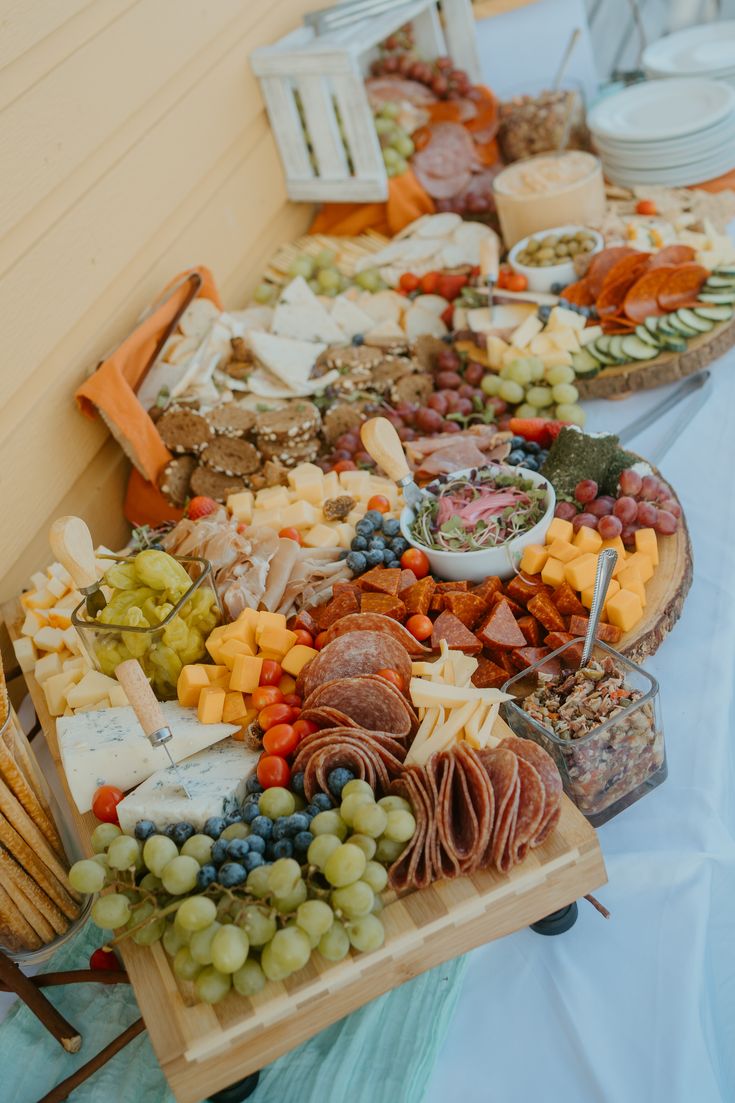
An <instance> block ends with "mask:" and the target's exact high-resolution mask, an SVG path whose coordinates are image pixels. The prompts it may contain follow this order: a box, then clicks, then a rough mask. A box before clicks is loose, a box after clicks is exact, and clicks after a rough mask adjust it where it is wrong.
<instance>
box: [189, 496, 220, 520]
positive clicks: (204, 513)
mask: <svg viewBox="0 0 735 1103" xmlns="http://www.w3.org/2000/svg"><path fill="white" fill-rule="evenodd" d="M215 509H219V503H218V502H215V500H214V498H207V497H206V495H204V494H199V495H198V496H197V497H196V498H192V499H191V501H190V502H189V505H188V506H187V507H186V516H187V517H188V518H189V520H190V521H198V520H199V519H200V518H201V517H208V516H209V514H210V513H214V511H215Z"/></svg>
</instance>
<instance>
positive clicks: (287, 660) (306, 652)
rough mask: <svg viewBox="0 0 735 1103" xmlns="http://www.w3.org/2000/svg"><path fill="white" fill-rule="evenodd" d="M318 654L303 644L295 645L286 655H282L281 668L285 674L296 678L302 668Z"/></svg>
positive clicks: (314, 649) (312, 648)
mask: <svg viewBox="0 0 735 1103" xmlns="http://www.w3.org/2000/svg"><path fill="white" fill-rule="evenodd" d="M318 654H319V652H318V651H317V650H316V648H314V647H307V645H306V644H304V643H297V644H296V646H295V647H292V648H291V650H290V651H289V652H288V654H287V655H284V657H283V661H282V663H281V667H282V668H283V670H285V672H286V674H291V675H293V677H294V678H296V677H298V675H299V674H300V673H301V670H302V669H303V667H305V666H306V664H307V663H308V662H311V660H312V659H313V658H314V656H315V655H318Z"/></svg>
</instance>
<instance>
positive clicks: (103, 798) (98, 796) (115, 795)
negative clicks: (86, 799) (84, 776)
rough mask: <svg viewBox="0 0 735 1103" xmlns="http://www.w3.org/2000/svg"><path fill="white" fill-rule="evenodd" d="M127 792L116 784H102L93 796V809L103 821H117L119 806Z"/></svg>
mask: <svg viewBox="0 0 735 1103" xmlns="http://www.w3.org/2000/svg"><path fill="white" fill-rule="evenodd" d="M124 796H125V794H124V793H123V791H122V789H118V788H117V786H116V785H100V787H99V789H97V791H96V792H95V794H94V796H93V797H92V811H93V812H94V814H95V816H96V817H97V819H98V820H101V821H102V823H117V806H118V804H119V803H120V801H121V800H122V799H123V797H124Z"/></svg>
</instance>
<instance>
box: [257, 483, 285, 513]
mask: <svg viewBox="0 0 735 1103" xmlns="http://www.w3.org/2000/svg"><path fill="white" fill-rule="evenodd" d="M290 502H291V498H290V497H289V493H288V490H287V489H286V487H285V486H266V487H264V488H263V489H262V490H259V491H258V493H257V494H256V495H255V508H256V509H285V507H286V506H287V505H289V504H290Z"/></svg>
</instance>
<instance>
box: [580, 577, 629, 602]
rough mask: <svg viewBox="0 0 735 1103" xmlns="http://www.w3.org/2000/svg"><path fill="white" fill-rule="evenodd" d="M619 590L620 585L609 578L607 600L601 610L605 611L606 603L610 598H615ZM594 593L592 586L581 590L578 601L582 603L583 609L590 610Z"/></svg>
mask: <svg viewBox="0 0 735 1103" xmlns="http://www.w3.org/2000/svg"><path fill="white" fill-rule="evenodd" d="M619 589H620V583H619V582H616V580H615V579H614V578H611V579H610V585H609V586H608V588H607V598H606V600H605V604H604V606H603V609H607V603H608V601H609V600H610V598H611V597H614V596H615V594H616V593H617V592H618V590H619ZM594 592H595V587H594V585H592V586H588V587H587V589H586V590H582V593H581V594H580V595H579V600H580V601H581V602H582V604H583V605H584V607H585V609H591V608H592V596H593V594H594Z"/></svg>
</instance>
